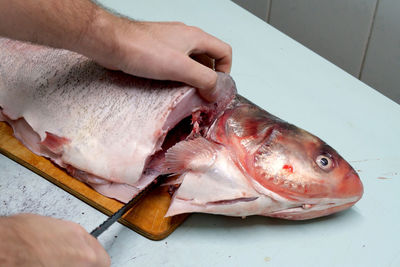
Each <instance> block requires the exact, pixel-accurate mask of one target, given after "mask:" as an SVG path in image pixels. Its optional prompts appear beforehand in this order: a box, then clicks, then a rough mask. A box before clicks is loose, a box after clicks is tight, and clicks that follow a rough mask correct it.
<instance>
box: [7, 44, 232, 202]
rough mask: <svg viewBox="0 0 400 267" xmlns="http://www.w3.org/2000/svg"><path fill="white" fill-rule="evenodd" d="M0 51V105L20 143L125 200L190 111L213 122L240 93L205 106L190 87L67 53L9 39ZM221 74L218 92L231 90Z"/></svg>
mask: <svg viewBox="0 0 400 267" xmlns="http://www.w3.org/2000/svg"><path fill="white" fill-rule="evenodd" d="M0 47H1V50H0V107H1V108H2V111H1V112H2V117H3V120H6V121H7V122H8V123H10V124H11V125H12V126H13V128H14V133H15V135H16V137H17V138H18V139H19V140H21V141H22V142H23V143H24V144H25V145H26V146H28V148H30V149H31V150H32V151H34V152H35V153H36V154H39V155H43V156H47V157H49V158H51V159H52V161H53V162H55V163H57V164H58V165H59V166H61V167H63V168H66V169H67V170H68V171H69V172H70V173H71V174H72V175H74V176H75V177H77V178H79V179H80V180H82V181H84V182H86V183H88V184H90V185H91V186H92V187H93V188H95V189H96V190H97V191H99V192H101V193H102V194H105V195H107V196H110V197H114V198H117V199H119V200H121V201H124V202H127V201H129V200H130V198H132V196H134V195H135V194H136V193H137V191H138V190H139V189H141V188H143V187H145V186H146V185H147V184H148V183H150V182H151V181H152V180H154V178H156V177H157V176H158V174H159V173H158V172H157V171H156V170H154V169H147V167H148V165H149V161H150V160H151V159H152V158H151V157H152V155H153V154H155V153H156V152H157V151H159V150H161V144H162V142H163V140H164V138H165V136H166V134H167V132H168V130H169V128H172V127H173V126H174V125H175V124H176V123H178V122H179V121H180V120H182V119H183V118H184V117H186V116H190V114H191V113H192V112H196V111H197V112H199V111H200V110H206V112H208V113H209V116H210V117H212V116H216V114H217V113H218V112H220V111H221V110H222V109H223V108H224V106H226V105H227V104H228V103H229V102H230V101H231V99H232V98H233V96H234V93H235V92H234V91H227V94H226V95H224V96H221V97H220V98H219V99H218V102H217V103H207V102H205V101H204V100H203V99H201V98H200V97H199V96H198V95H197V93H196V90H195V88H193V87H190V86H187V85H184V84H182V83H177V82H167V81H155V80H149V79H141V78H138V77H133V76H130V75H127V74H124V73H122V72H116V71H109V70H106V69H104V68H103V67H101V66H99V65H97V64H96V63H95V62H93V61H92V60H89V59H88V58H86V57H84V56H81V55H78V54H76V53H73V52H70V51H66V50H60V49H51V48H48V47H44V46H38V45H32V44H28V43H23V42H18V41H14V40H9V39H6V38H0ZM221 76H222V75H221V74H220V75H219V79H218V83H217V86H227V84H226V83H229V81H230V80H231V78H230V77H221ZM228 89H229V90H234V89H235V88H234V86H233V83H232V82H231V87H229V88H228ZM28 132H29V134H28Z"/></svg>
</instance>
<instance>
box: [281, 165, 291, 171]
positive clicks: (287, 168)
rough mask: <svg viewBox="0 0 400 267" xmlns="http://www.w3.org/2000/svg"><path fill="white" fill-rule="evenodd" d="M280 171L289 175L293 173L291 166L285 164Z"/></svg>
mask: <svg viewBox="0 0 400 267" xmlns="http://www.w3.org/2000/svg"><path fill="white" fill-rule="evenodd" d="M282 169H284V170H287V171H288V172H290V173H293V166H292V165H288V164H285V165H283V167H282Z"/></svg>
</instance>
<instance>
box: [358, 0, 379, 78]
mask: <svg viewBox="0 0 400 267" xmlns="http://www.w3.org/2000/svg"><path fill="white" fill-rule="evenodd" d="M379 1H380V0H376V3H375V9H374V13H373V15H372V21H371V24H370V27H369V33H368V38H367V42H366V44H365V48H364V53H363V56H362V60H361V66H360V71H359V73H358V79H359V80H361V78H362V72H363V70H364V65H365V58H366V57H367V52H368V49H369V43H370V41H371V36H372V31H373V29H374V25H375V17H376V13H377V10H378V7H379Z"/></svg>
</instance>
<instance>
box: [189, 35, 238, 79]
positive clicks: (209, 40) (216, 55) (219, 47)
mask: <svg viewBox="0 0 400 267" xmlns="http://www.w3.org/2000/svg"><path fill="white" fill-rule="evenodd" d="M199 31H201V34H202V35H203V36H201V37H199V38H197V39H198V40H199V41H198V42H197V43H196V44H195V47H194V49H193V51H192V52H193V53H196V52H200V53H204V54H207V55H208V56H209V57H211V58H213V59H215V70H216V71H220V72H225V73H230V71H231V67H232V47H231V46H230V45H228V44H227V43H225V42H223V41H221V40H219V39H218V38H215V37H214V36H212V35H210V34H208V33H206V32H203V31H202V30H199Z"/></svg>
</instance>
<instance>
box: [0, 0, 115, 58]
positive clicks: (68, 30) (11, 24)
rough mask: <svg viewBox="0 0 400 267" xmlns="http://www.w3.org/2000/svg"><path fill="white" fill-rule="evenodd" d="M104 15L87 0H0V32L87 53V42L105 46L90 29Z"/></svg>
mask: <svg viewBox="0 0 400 267" xmlns="http://www.w3.org/2000/svg"><path fill="white" fill-rule="evenodd" d="M105 14H106V12H105V11H104V10H102V9H101V8H100V7H98V6H96V5H95V4H94V3H92V2H91V1H89V0H69V1H59V0H0V35H1V36H6V37H9V38H12V39H17V40H21V41H30V42H34V43H38V44H43V45H48V46H52V47H57V48H64V49H69V50H73V51H76V52H79V53H83V54H87V51H88V50H89V49H90V45H91V43H95V42H96V43H97V46H99V45H103V46H105V45H107V44H104V41H102V40H99V39H100V38H99V36H95V35H94V34H95V32H93V31H92V28H93V24H95V23H97V22H96V19H97V18H98V17H99V16H103V17H107V16H106V15H105ZM108 16H109V17H112V15H111V14H108ZM97 24H98V23H97ZM98 26H99V25H97V26H96V27H98ZM100 26H101V25H100ZM97 33H98V32H97ZM87 35H90V36H87ZM88 40H90V42H89V41H88ZM99 49H102V50H104V49H105V47H99Z"/></svg>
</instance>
